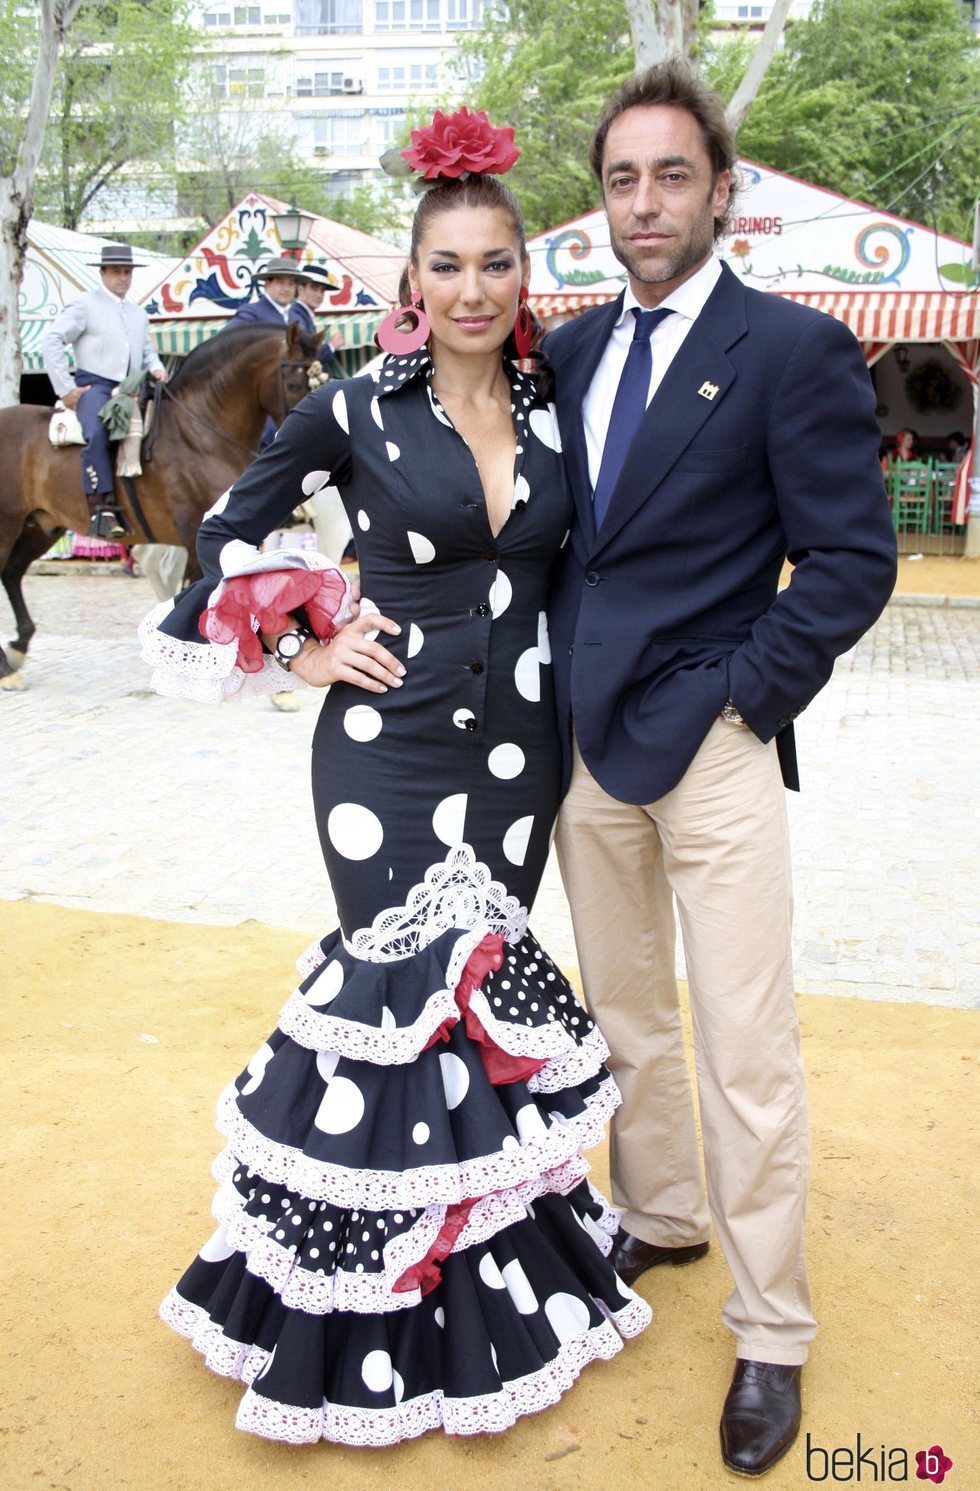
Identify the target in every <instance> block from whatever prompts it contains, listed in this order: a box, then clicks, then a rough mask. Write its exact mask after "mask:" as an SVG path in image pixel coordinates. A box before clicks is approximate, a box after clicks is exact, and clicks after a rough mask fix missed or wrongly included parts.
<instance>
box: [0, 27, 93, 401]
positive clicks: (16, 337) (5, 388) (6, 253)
mask: <svg viewBox="0 0 980 1491" xmlns="http://www.w3.org/2000/svg"><path fill="white" fill-rule="evenodd" d="M81 3H82V0H40V5H39V9H40V17H39V20H38V38H37V58H36V60H35V63H34V77H33V80H32V83H31V100H30V105H29V107H28V110H27V119H26V121H25V124H24V135H23V139H22V141H21V147H20V151H19V153H18V157H17V162H16V164H15V166H14V169H13V172H12V173H11V175H10V176H5V177H0V408H3V407H5V406H6V405H7V404H18V403H20V375H21V370H22V368H23V358H22V356H21V350H20V314H19V306H18V301H19V298H20V282H21V279H22V277H23V273H24V255H25V254H26V252H27V225H28V223H29V222H30V219H31V212H32V210H33V207H34V181H35V177H36V176H37V166H38V161H39V160H40V158H41V146H42V145H43V143H44V126H45V124H46V123H47V118H48V109H49V107H50V104H51V92H52V89H53V87H54V73H55V68H56V66H57V63H58V53H59V51H60V50H61V47H62V45H63V43H64V39H65V36H66V34H67V32H68V30H69V28H70V26H71V23H72V21H73V20H74V18H75V15H76V13H77V12H78V9H79V7H80V6H81Z"/></svg>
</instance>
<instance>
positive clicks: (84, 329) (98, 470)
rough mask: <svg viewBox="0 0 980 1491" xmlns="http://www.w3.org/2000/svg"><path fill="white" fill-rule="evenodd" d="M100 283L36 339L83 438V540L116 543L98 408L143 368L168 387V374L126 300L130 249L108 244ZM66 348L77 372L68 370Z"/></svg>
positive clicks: (119, 528)
mask: <svg viewBox="0 0 980 1491" xmlns="http://www.w3.org/2000/svg"><path fill="white" fill-rule="evenodd" d="M93 267H94V268H97V269H98V270H99V271H100V274H101V278H102V285H101V287H100V288H99V289H97V290H89V291H88V292H87V294H85V295H81V296H79V298H78V299H77V300H73V301H70V302H69V304H68V305H66V306H65V307H64V309H63V310H62V311H61V313H60V315H58V316H57V317H56V318H55V320H54V321H53V322H52V323H51V326H50V328H49V330H48V331H47V332H45V334H44V336H43V337H42V338H41V353H42V356H43V358H44V370H45V372H46V373H47V375H48V377H49V379H50V380H51V384H52V387H53V388H54V391H55V393H56V394H57V395H58V397H59V398H60V399H61V402H62V403H63V404H64V405H65V408H66V409H74V410H75V411H76V413H77V414H78V418H79V421H80V423H81V426H82V433H83V435H84V436H85V445H84V446H83V448H82V492H83V494H84V496H85V498H86V500H87V502H88V505H89V511H90V513H91V522H90V524H89V534H90V535H91V536H92V537H94V538H107V539H118V538H122V537H124V536H125V533H126V529H125V527H123V525H122V523H121V522H120V514H119V510H118V508H117V507H116V506H115V502H114V489H115V475H114V471H113V461H112V456H111V455H110V451H109V433H108V430H107V428H106V426H105V425H104V424H103V423H102V420H101V419H99V410H100V409H101V408H102V406H103V405H104V404H105V402H106V400H107V399H109V398H110V397H111V396H112V392H113V389H114V388H115V387H116V385H117V384H119V383H121V382H122V381H123V379H124V378H126V377H128V376H129V375H130V374H132V373H137V372H139V371H140V370H141V369H143V370H147V371H149V372H150V373H152V375H153V377H154V378H157V379H159V380H160V382H166V378H167V372H166V369H165V368H164V366H163V363H162V362H161V361H160V359H159V357H158V356H157V354H156V350H155V349H154V346H153V343H152V341H151V340H150V323H149V318H148V316H147V314H146V312H145V311H144V310H143V309H142V307H140V306H138V305H134V304H133V303H132V301H130V300H127V299H126V295H127V292H128V291H129V288H130V286H131V284H132V282H133V270H134V268H135V267H136V266H135V265H134V263H133V251H132V249H131V248H130V247H129V246H128V244H106V245H104V246H103V249H102V257H101V259H100V260H99V262H98V264H97V265H93ZM69 347H72V349H73V353H74V361H75V374H74V379H73V378H72V374H71V371H70V369H69V366H68V348H69Z"/></svg>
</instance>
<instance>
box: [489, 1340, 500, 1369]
mask: <svg viewBox="0 0 980 1491" xmlns="http://www.w3.org/2000/svg"><path fill="white" fill-rule="evenodd" d="M490 1360H491V1361H492V1362H493V1370H494V1371H495V1372H496V1374H497V1376H498V1377H499V1376H500V1364H499V1363H498V1361H497V1348H496V1346H494V1344H493V1342H492V1341H491V1342H490Z"/></svg>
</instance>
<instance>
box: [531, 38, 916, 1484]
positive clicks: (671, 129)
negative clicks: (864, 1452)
mask: <svg viewBox="0 0 980 1491" xmlns="http://www.w3.org/2000/svg"><path fill="white" fill-rule="evenodd" d="M591 159H592V166H593V169H594V171H595V174H596V176H597V178H598V180H599V182H600V184H601V187H602V192H603V198H604V202H605V208H606V213H607V217H608V220H609V232H610V239H611V243H612V246H613V250H614V252H615V254H616V256H617V258H618V259H619V260H620V262H621V263H622V264H623V265H624V266H625V268H626V270H627V276H628V286H627V288H626V290H625V291H624V293H623V294H622V295H621V296H620V297H619V298H618V300H616V301H615V302H613V303H612V304H610V305H605V306H601V307H599V308H598V309H596V310H593V311H589V312H588V313H586V314H585V315H583V316H581V317H578V318H576V319H575V320H574V321H571V322H568V323H567V324H565V325H564V326H562V327H560V328H559V329H558V330H557V331H555V332H554V333H553V334H552V335H551V336H550V337H549V338H548V340H547V344H546V346H547V352H548V355H549V357H550V360H551V363H552V365H553V367H554V371H555V380H556V397H557V404H558V415H559V423H560V426H561V429H562V440H563V446H564V450H565V456H566V462H567V466H568V472H569V480H570V483H571V487H572V491H573V496H574V500H575V506H576V512H577V519H576V522H575V524H574V526H573V530H572V537H571V541H570V543H569V546H568V549H567V550H566V554H565V557H564V559H563V562H562V566H561V568H560V570H559V573H558V575H557V579H556V588H555V593H554V600H553V605H552V607H551V609H550V613H549V624H550V633H551V642H552V652H553V657H554V661H555V673H556V688H557V694H558V704H559V710H560V719H561V721H562V727H563V735H564V736H565V737H566V744H567V755H568V760H567V762H566V767H567V770H568V772H569V774H570V779H571V785H570V789H569V791H568V795H567V797H566V799H565V802H564V805H563V808H562V814H561V820H560V826H559V855H560V859H561V864H562V871H563V875H564V879H565V885H566V890H567V892H568V897H569V902H570V905H571V910H572V918H573V922H574V927H575V935H576V942H577V945H578V949H579V954H580V959H581V967H582V974H583V981H584V987H585V993H586V999H587V1003H588V1005H589V1008H590V1011H591V1013H592V1014H593V1016H594V1017H595V1018H596V1020H597V1021H598V1023H599V1025H600V1027H601V1028H602V1031H603V1033H604V1035H605V1037H606V1040H607V1041H608V1043H609V1046H610V1048H611V1052H612V1057H611V1067H612V1070H613V1073H614V1075H615V1076H616V1079H617V1081H618V1083H619V1086H620V1088H621V1091H622V1095H623V1103H622V1106H621V1108H620V1109H619V1112H618V1113H617V1115H616V1118H615V1120H614V1124H613V1129H612V1140H611V1165H612V1180H613V1199H614V1201H615V1202H616V1203H617V1204H618V1205H619V1206H621V1207H622V1208H623V1209H624V1210H623V1217H622V1224H621V1230H620V1232H619V1234H618V1237H617V1240H616V1244H615V1249H614V1255H613V1260H614V1263H615V1265H616V1267H617V1268H618V1269H619V1271H620V1273H621V1274H622V1276H623V1277H624V1278H625V1279H626V1280H627V1281H628V1282H632V1281H633V1280H635V1279H636V1278H637V1277H638V1276H639V1275H641V1274H642V1273H643V1272H644V1271H645V1270H646V1269H648V1268H651V1267H653V1266H655V1265H657V1264H660V1263H666V1262H670V1263H673V1264H684V1263H691V1262H694V1261H695V1260H696V1259H698V1258H700V1257H702V1256H703V1255H704V1254H705V1253H706V1252H707V1249H708V1241H707V1239H708V1231H709V1214H710V1218H711V1220H712V1221H713V1222H714V1225H715V1229H716V1231H717V1234H718V1237H719V1240H720V1242H721V1246H722V1249H723V1251H724V1254H725V1258H726V1260H727V1262H728V1266H729V1268H730V1270H731V1273H732V1275H733V1280H734V1288H733V1291H732V1293H731V1295H730V1296H729V1298H728V1300H727V1302H726V1305H725V1307H724V1311H723V1318H724V1320H725V1322H726V1324H727V1325H728V1326H729V1328H730V1329H731V1331H732V1332H733V1334H734V1336H735V1343H736V1364H735V1372H734V1376H733V1379H732V1384H731V1387H730V1389H729V1392H728V1396H727V1398H726V1400H725V1405H724V1408H723V1412H722V1420H721V1447H722V1456H723V1459H724V1462H725V1464H726V1465H727V1466H728V1467H729V1468H730V1469H731V1470H735V1471H739V1472H742V1473H744V1474H748V1475H759V1474H762V1473H763V1472H764V1471H766V1470H768V1469H769V1467H770V1466H771V1465H772V1464H773V1463H774V1462H775V1461H776V1460H777V1459H778V1458H779V1457H780V1455H782V1454H783V1453H785V1451H786V1450H787V1449H788V1448H789V1446H790V1444H792V1442H793V1439H794V1438H795V1436H796V1433H797V1431H798V1428H799V1421H800V1371H801V1366H802V1363H803V1362H804V1360H805V1359H806V1356H807V1349H808V1346H809V1342H810V1340H811V1339H812V1337H813V1335H814V1333H815V1330H816V1322H815V1320H814V1317H813V1313H812V1309H811V1304H810V1294H809V1289H808V1285H807V1278H806V1269H805V1264H804V1256H803V1226H804V1204H805V1186H806V1171H807V1163H808V1156H807V1138H806V1122H807V1120H806V1107H805V1094H804V1086H803V1071H802V1066H801V1062H800V1055H799V1035H798V1027H797V1021H796V1014H795V1009H794V1003H793V984H792V968H791V962H790V919H791V887H790V870H789V847H788V834H787V823H786V811H785V802H784V791H783V786H784V784H785V786H788V787H793V788H796V787H797V786H798V780H797V772H796V762H795V753H794V747H793V726H792V721H793V719H794V718H795V717H796V716H797V715H798V714H799V713H800V712H801V711H802V710H803V709H804V708H805V707H806V705H807V704H808V703H809V702H810V700H811V699H812V698H813V697H814V695H815V694H816V693H817V692H818V690H819V689H820V688H822V686H823V685H824V684H825V683H826V682H827V679H828V678H829V677H830V674H831V671H832V669H833V664H834V659H835V658H836V657H837V656H838V655H839V654H840V653H842V652H843V651H845V650H846V649H847V648H849V647H851V646H852V645H853V644H854V643H855V642H856V641H857V639H858V638H859V637H860V636H861V634H862V633H863V632H864V631H865V630H866V629H867V628H868V627H869V626H870V625H871V624H872V623H873V622H874V620H875V619H876V617H877V616H878V615H879V613H880V612H881V610H882V608H883V606H884V605H885V602H886V601H887V599H888V596H889V594H890V592H891V589H892V586H893V583H894V578H895V539H894V534H893V532H892V527H891V523H890V520H889V514H888V508H887V504H886V500H885V495H884V491H883V487H882V479H881V471H880V468H879V465H878V458H877V456H878V443H879V440H880V434H879V431H878V427H877V424H876V421H875V417H874V407H875V399H874V395H873V393H872V391H871V386H870V382H869V379H868V376H867V372H866V370H865V365H864V360H863V358H862V356H861V352H860V349H859V347H858V345H857V343H856V342H855V340H854V338H853V336H852V335H851V333H850V332H849V331H848V330H847V329H846V328H845V327H843V326H842V325H840V324H839V323H838V322H836V321H834V320H832V319H831V318H830V317H829V316H824V315H821V314H819V313H817V312H815V311H812V310H810V309H808V308H804V307H801V306H798V305H795V304H793V303H792V302H790V301H787V300H783V299H781V298H780V297H778V296H776V295H766V294H763V293H760V292H758V291H755V290H751V289H748V288H747V287H746V286H745V285H744V284H743V283H742V282H741V281H740V280H739V279H737V278H736V276H735V275H734V274H733V273H732V272H731V270H730V269H728V268H727V267H725V266H723V265H722V264H721V263H720V262H719V260H717V259H716V258H714V257H713V254H712V245H713V241H714V239H715V238H716V237H717V236H718V235H719V234H720V233H721V232H722V231H723V230H724V225H725V219H726V214H727V212H728V209H729V206H730V201H731V191H732V170H733V167H734V149H733V142H732V139H731V135H730V133H729V131H728V128H727V126H726V123H725V118H724V108H723V105H722V103H721V100H720V99H719V98H718V97H717V95H715V94H712V93H709V92H708V91H707V90H706V89H705V88H703V87H702V85H701V84H700V82H698V81H697V80H696V78H695V76H694V74H693V73H692V72H691V70H690V68H689V67H688V66H687V64H686V63H683V62H681V61H677V60H675V61H672V62H670V63H667V64H666V65H664V66H662V67H657V68H653V69H651V70H650V71H649V72H647V73H644V74H641V75H639V76H637V77H636V78H633V79H630V80H628V81H627V82H626V83H624V84H623V86H622V87H621V88H620V89H619V90H618V91H617V93H616V94H614V95H613V97H612V99H611V100H610V102H609V104H608V106H607V108H606V111H605V113H604V115H603V118H602V120H601V122H600V124H599V126H598V129H597V131H596V134H595V136H594V139H593V143H592V151H591ZM634 312H635V313H636V314H634ZM787 554H788V555H789V557H790V559H791V560H792V561H793V563H794V565H795V569H794V573H793V579H792V584H791V585H790V586H789V587H788V588H787V589H785V590H783V591H782V592H780V593H779V594H777V582H778V579H779V575H780V570H781V568H782V565H783V561H784V558H785V557H786V555H787ZM673 898H676V901H677V905H678V908H679V914H680V923H681V929H682V935H683V940H684V949H685V954H686V961H687V973H688V980H689V985H690V1001H691V1009H692V1015H693V1022H694V1032H695V1048H696V1061H697V1073H698V1093H699V1099H700V1112H701V1123H702V1131H703V1143H704V1162H705V1171H706V1177H707V1204H706V1201H705V1193H704V1189H703V1186H702V1182H701V1175H700V1167H699V1162H698V1145H697V1138H696V1133H695V1123H694V1112H693V1103H692V1098H691V1092H690V1086H689V1083H688V1079H687V1071H686V1066H685V1061H684V1051H683V1040H682V1034H681V1025H680V1016H679V1013H678V996H677V987H676V982H675V978H674V916H673V908H672V899H673Z"/></svg>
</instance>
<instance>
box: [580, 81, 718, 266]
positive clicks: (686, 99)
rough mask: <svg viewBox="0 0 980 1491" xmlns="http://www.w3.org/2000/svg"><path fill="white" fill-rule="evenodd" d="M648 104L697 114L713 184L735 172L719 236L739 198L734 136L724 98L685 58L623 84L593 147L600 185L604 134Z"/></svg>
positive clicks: (608, 107) (605, 113) (591, 155)
mask: <svg viewBox="0 0 980 1491" xmlns="http://www.w3.org/2000/svg"><path fill="white" fill-rule="evenodd" d="M650 104H666V105H668V106H669V107H670V108H674V109H685V110H686V111H687V113H688V114H691V115H693V116H694V118H695V119H696V120H697V122H698V125H699V126H700V129H701V138H702V140H703V141H704V147H705V149H706V150H707V152H708V157H709V159H710V161H711V175H712V180H713V181H717V179H718V176H719V174H720V173H721V172H722V171H730V172H731V173H732V191H731V194H730V195H729V199H728V206H727V207H726V208H725V211H724V214H723V215H722V216H721V217H720V218H715V237H716V238H719V237H720V236H721V234H722V233H724V231H725V229H726V227H727V226H728V219H729V216H730V214H731V209H732V206H733V204H734V198H735V187H736V180H735V174H736V173H735V160H736V156H735V138H734V136H733V134H732V132H731V130H730V128H729V126H728V121H727V119H726V118H725V105H724V102H723V100H722V98H721V95H720V94H718V93H715V91H714V90H713V89H712V88H708V87H707V86H706V85H705V84H704V83H703V82H702V81H701V79H700V78H699V76H698V74H697V72H696V71H695V70H694V68H693V67H692V66H691V64H690V63H689V62H688V61H687V59H686V58H684V57H671V58H670V59H669V61H667V62H661V63H659V64H658V65H657V66H656V67H650V68H647V70H646V72H638V73H634V74H633V76H632V77H630V78H627V79H626V81H625V82H624V83H621V84H620V85H619V87H618V88H617V89H616V91H615V93H614V94H613V95H612V97H611V98H610V99H609V101H608V103H607V104H606V107H605V109H604V110H603V114H602V118H601V119H600V120H599V123H598V124H597V125H596V130H595V133H594V135H593V136H592V140H591V143H590V145H589V165H590V166H591V167H592V173H593V175H594V176H595V178H596V180H597V181H598V183H599V185H600V186H602V157H603V155H604V153H605V148H606V136H607V134H608V133H609V126H610V125H611V124H612V122H613V120H615V119H618V118H619V116H620V115H621V114H625V113H626V111H627V109H635V108H642V107H645V106H647V105H650Z"/></svg>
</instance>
